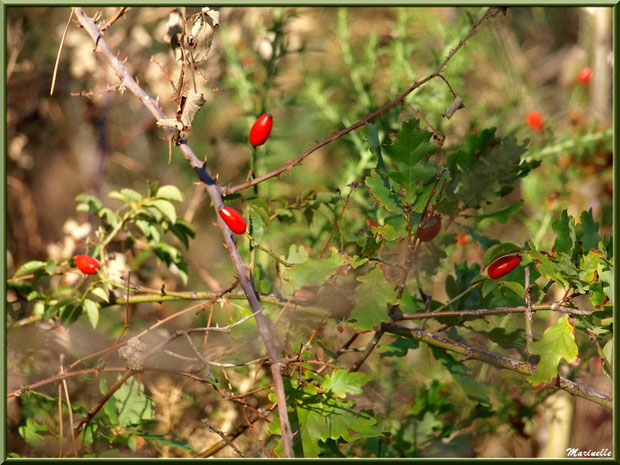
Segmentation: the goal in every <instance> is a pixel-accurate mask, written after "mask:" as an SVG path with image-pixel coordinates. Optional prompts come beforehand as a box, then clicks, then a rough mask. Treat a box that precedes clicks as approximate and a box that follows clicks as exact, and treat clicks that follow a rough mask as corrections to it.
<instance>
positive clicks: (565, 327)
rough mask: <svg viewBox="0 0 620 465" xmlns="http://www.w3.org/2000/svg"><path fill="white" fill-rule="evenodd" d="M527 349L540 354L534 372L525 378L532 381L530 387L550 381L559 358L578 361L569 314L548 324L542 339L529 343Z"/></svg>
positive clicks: (555, 371) (556, 372) (577, 351)
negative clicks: (551, 324) (550, 324)
mask: <svg viewBox="0 0 620 465" xmlns="http://www.w3.org/2000/svg"><path fill="white" fill-rule="evenodd" d="M528 349H529V352H530V354H532V355H539V356H540V361H539V362H538V364H537V365H536V372H535V373H534V374H533V375H531V376H529V377H528V378H527V379H528V381H529V382H530V383H532V387H536V386H538V385H539V384H542V383H551V382H552V380H553V378H555V377H556V376H557V374H558V364H559V363H560V360H562V359H564V360H566V361H567V362H568V363H577V364H578V363H579V349H578V347H577V344H576V343H575V328H574V326H573V325H572V324H571V320H570V317H569V316H563V317H562V318H560V319H559V320H558V321H557V322H556V323H555V324H554V325H553V326H549V327H548V328H547V329H546V330H545V333H544V334H543V337H542V339H541V340H539V341H536V342H533V343H532V344H530V346H529V347H528Z"/></svg>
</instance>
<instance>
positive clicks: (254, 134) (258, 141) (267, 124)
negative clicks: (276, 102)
mask: <svg viewBox="0 0 620 465" xmlns="http://www.w3.org/2000/svg"><path fill="white" fill-rule="evenodd" d="M272 127H273V118H272V116H271V114H270V113H265V114H264V115H261V116H259V117H258V119H257V120H256V121H255V122H254V125H252V129H250V137H249V139H250V144H252V145H253V146H254V147H257V146H259V145H263V144H264V143H265V141H266V140H267V138H268V137H269V134H270V133H271V128H272Z"/></svg>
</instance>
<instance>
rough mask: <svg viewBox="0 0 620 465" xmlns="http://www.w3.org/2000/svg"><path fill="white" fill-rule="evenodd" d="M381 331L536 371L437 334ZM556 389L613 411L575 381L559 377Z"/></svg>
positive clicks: (500, 365)
mask: <svg viewBox="0 0 620 465" xmlns="http://www.w3.org/2000/svg"><path fill="white" fill-rule="evenodd" d="M382 329H383V330H384V331H386V332H389V333H392V334H395V335H397V336H402V337H406V338H408V339H416V340H418V341H422V342H425V343H427V344H429V345H432V346H435V347H440V348H442V349H446V350H449V351H451V352H456V353H458V354H461V355H464V356H465V357H467V359H470V360H480V361H482V362H485V363H489V364H491V365H494V366H496V367H498V368H505V369H507V370H511V371H516V372H518V373H522V374H524V375H531V374H532V373H534V372H535V371H536V366H535V365H533V364H531V363H528V362H523V361H520V360H515V359H513V358H509V357H504V356H502V355H499V354H496V353H493V352H488V351H486V350H482V349H476V348H475V347H469V346H466V345H465V344H461V343H460V342H455V341H452V340H450V339H446V338H444V337H443V336H441V335H439V334H433V333H430V332H428V331H422V330H420V329H415V328H407V327H405V326H400V325H397V324H394V323H384V324H383V325H382ZM557 387H559V388H560V389H563V390H565V391H567V392H569V393H571V394H573V395H575V396H578V397H582V398H584V399H587V400H589V401H592V402H594V403H596V404H598V405H601V406H603V407H605V408H608V409H613V400H612V399H611V398H609V397H608V396H606V395H604V394H601V393H599V392H596V391H595V390H593V389H592V388H590V387H589V386H586V385H583V384H581V383H578V382H575V381H570V380H568V379H566V378H563V377H559V380H558V384H557Z"/></svg>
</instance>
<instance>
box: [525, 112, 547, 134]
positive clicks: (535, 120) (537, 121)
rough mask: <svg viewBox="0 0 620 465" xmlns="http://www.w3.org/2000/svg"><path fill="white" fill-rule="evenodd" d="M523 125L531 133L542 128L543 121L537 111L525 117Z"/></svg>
mask: <svg viewBox="0 0 620 465" xmlns="http://www.w3.org/2000/svg"><path fill="white" fill-rule="evenodd" d="M525 124H527V125H528V126H529V127H530V128H531V129H532V131H540V130H541V129H542V128H543V120H542V116H541V115H540V112H539V111H537V110H532V111H530V112H529V113H528V114H527V116H526V117H525Z"/></svg>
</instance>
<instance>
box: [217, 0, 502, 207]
mask: <svg viewBox="0 0 620 465" xmlns="http://www.w3.org/2000/svg"><path fill="white" fill-rule="evenodd" d="M500 12H501V9H500V8H495V7H491V8H489V9H488V10H487V11H486V13H485V14H484V15H483V16H482V17H481V18H480V19H479V20H478V21H476V23H475V24H474V25H473V26H472V28H471V29H470V31H469V33H468V34H467V35H466V36H465V37H464V38H463V39H462V40H461V41H459V43H458V45H457V46H456V47H455V48H454V49H453V50H451V51H450V53H449V54H448V55H447V56H446V57H445V58H444V60H443V61H442V62H441V64H440V65H439V66H438V67H437V69H436V70H435V71H433V72H432V73H431V74H429V75H428V76H426V77H425V78H424V79H421V80H420V81H416V82H414V83H413V84H412V85H411V86H409V88H407V89H406V90H405V91H403V92H402V93H401V94H400V95H398V96H397V97H396V98H395V99H394V100H392V101H391V102H389V103H387V104H385V105H383V106H382V107H381V108H379V109H378V110H376V111H375V112H374V113H371V114H370V115H368V116H366V117H364V118H362V119H361V120H359V121H358V122H357V123H354V124H352V125H351V126H349V127H348V128H345V129H342V130H340V131H338V132H335V133H334V134H332V135H331V136H330V137H327V138H325V139H321V140H320V141H318V142H317V143H315V144H314V145H312V146H310V147H309V148H308V149H306V151H305V152H303V153H302V154H301V155H299V156H298V157H296V158H294V159H293V160H291V161H288V162H286V163H285V164H284V165H282V166H280V167H279V168H276V169H275V170H273V171H270V172H269V173H266V174H263V175H262V176H258V177H256V178H254V179H251V180H250V181H247V182H244V183H241V184H238V185H236V186H233V187H223V188H222V189H221V192H222V195H224V196H226V195H230V194H234V193H235V192H239V191H242V190H244V189H248V188H250V187H252V186H255V185H256V184H260V183H261V182H263V181H266V180H268V179H271V178H275V177H276V176H279V175H281V174H282V173H284V172H285V171H290V170H292V169H293V167H295V166H297V165H300V164H301V162H302V161H303V160H304V159H305V158H306V157H308V156H309V155H310V154H312V153H314V152H316V151H317V150H318V149H320V148H321V147H324V146H325V145H327V144H329V143H330V142H333V141H335V140H336V139H339V138H341V137H342V136H344V135H345V134H348V133H350V132H351V131H355V130H356V129H357V128H360V127H362V126H364V125H365V124H366V123H368V122H369V121H371V120H372V119H374V118H376V117H377V116H379V115H380V114H382V113H385V112H386V111H388V110H389V109H390V108H392V107H394V106H395V105H398V104H399V103H400V102H401V101H402V100H403V99H404V98H405V97H407V95H409V94H410V93H411V92H413V91H414V90H416V89H417V88H419V87H421V86H422V85H424V84H426V83H427V82H428V81H430V80H432V79H434V78H436V77H439V78H442V79H443V80H444V81H445V78H444V77H443V76H442V75H441V71H442V70H443V69H444V68H445V66H446V65H447V64H448V62H449V61H450V60H451V59H452V57H453V56H454V55H455V54H456V52H458V51H459V50H460V49H461V48H462V47H463V46H464V45H465V43H466V42H467V41H468V40H469V39H470V38H471V37H472V36H473V35H474V34H475V33H476V31H477V30H478V28H479V27H480V25H481V24H482V23H483V22H484V21H485V20H486V19H489V18H493V17H495V16H497V15H498V14H499V13H500Z"/></svg>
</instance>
